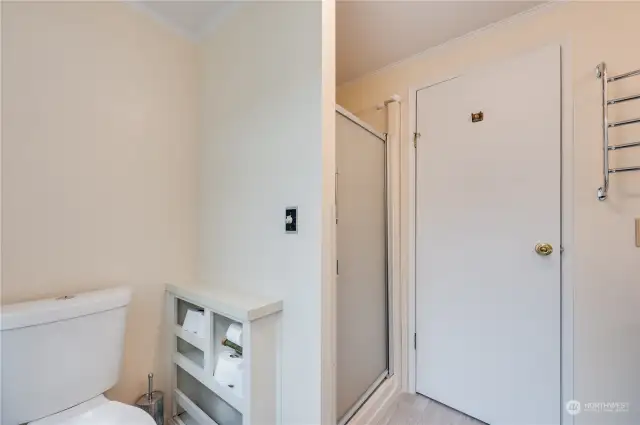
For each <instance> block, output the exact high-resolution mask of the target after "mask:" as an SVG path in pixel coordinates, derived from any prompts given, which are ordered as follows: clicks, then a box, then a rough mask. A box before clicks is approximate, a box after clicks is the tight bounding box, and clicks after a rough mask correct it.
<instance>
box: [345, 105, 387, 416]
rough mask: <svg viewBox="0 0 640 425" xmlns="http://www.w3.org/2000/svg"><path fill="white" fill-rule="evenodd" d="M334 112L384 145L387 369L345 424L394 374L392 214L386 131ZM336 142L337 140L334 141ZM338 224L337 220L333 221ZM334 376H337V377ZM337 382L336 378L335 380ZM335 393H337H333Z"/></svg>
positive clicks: (350, 413)
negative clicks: (391, 259)
mask: <svg viewBox="0 0 640 425" xmlns="http://www.w3.org/2000/svg"><path fill="white" fill-rule="evenodd" d="M336 113H338V114H340V115H341V116H342V117H344V118H346V119H347V120H349V121H351V122H352V123H354V124H355V125H357V126H359V127H361V128H362V129H364V130H366V131H367V132H369V133H370V134H372V135H373V136H375V137H376V138H378V139H380V141H381V142H382V143H383V144H384V187H383V193H384V195H383V196H384V199H385V213H384V224H385V232H384V233H385V235H384V236H385V240H384V245H385V251H386V253H387V255H386V256H385V281H386V286H387V302H386V304H387V306H386V307H387V310H386V312H387V329H386V333H387V368H386V369H385V370H384V371H383V372H382V373H381V374H380V376H379V377H378V378H376V380H375V381H374V382H373V383H372V384H371V386H369V388H368V389H367V390H366V391H365V393H364V394H363V395H362V396H361V397H360V398H359V399H358V401H356V403H355V404H354V405H353V406H352V407H351V408H350V409H349V410H347V412H346V413H345V414H344V416H343V417H341V418H336V419H337V420H338V422H337V423H338V425H345V424H346V423H347V422H349V421H350V420H352V419H353V418H354V417H355V415H356V413H358V411H359V410H360V409H361V408H362V407H363V405H364V404H365V403H366V402H367V401H368V400H369V398H370V397H371V396H372V395H373V394H374V393H375V392H376V391H377V390H378V389H379V388H380V387H381V386H382V385H383V384H384V383H385V381H387V380H388V379H389V378H391V377H392V376H393V375H394V347H393V335H394V333H393V330H394V326H393V321H392V319H393V308H394V306H393V278H392V274H391V261H390V260H389V259H390V258H392V255H393V253H392V251H391V247H390V244H389V240H390V239H391V238H392V235H390V231H391V226H390V225H389V219H390V217H391V211H390V208H391V200H390V198H389V189H388V188H389V186H390V184H389V143H388V135H387V133H380V132H378V131H376V130H375V129H374V128H373V127H372V126H370V125H369V124H367V123H365V122H364V121H362V120H360V119H359V118H358V117H357V116H355V115H353V114H352V113H351V112H349V111H347V110H346V109H344V108H343V107H342V106H340V105H337V104H336ZM336 143H338V142H337V140H336ZM338 171H339V170H336V210H339V206H338V204H337V196H338V195H337V193H338V190H337V188H338ZM336 225H337V223H336ZM336 379H337V378H336ZM336 382H337V380H336ZM336 396H337V393H336Z"/></svg>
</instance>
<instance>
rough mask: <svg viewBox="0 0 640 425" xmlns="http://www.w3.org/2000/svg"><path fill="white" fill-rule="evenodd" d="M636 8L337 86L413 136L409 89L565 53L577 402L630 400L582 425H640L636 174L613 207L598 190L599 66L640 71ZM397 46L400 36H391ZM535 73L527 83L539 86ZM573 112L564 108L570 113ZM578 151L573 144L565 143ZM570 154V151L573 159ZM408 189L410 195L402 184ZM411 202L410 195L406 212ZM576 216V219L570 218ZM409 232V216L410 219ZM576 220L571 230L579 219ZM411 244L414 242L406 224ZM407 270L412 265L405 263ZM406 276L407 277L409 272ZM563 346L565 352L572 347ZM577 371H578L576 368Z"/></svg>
mask: <svg viewBox="0 0 640 425" xmlns="http://www.w3.org/2000/svg"><path fill="white" fill-rule="evenodd" d="M639 20H640V2H627V3H622V2H579V3H578V2H575V3H570V4H559V5H552V6H548V7H545V8H544V9H541V10H538V11H536V12H534V13H530V14H527V15H526V16H520V17H517V18H515V19H513V20H512V21H511V22H507V23H501V24H498V25H496V26H494V27H492V28H489V29H487V30H484V31H481V32H479V33H476V34H474V35H472V36H470V37H466V38H464V39H460V40H456V41H453V42H450V43H448V44H446V45H444V46H442V47H439V48H435V49H432V50H431V51H429V52H427V53H425V54H423V55H421V56H419V57H415V58H411V59H409V60H407V61H405V62H402V63H399V64H397V65H395V66H393V67H389V68H386V69H383V70H380V71H379V72H377V73H374V74H372V75H368V76H365V77H363V78H361V79H358V80H356V81H353V82H350V83H348V84H344V85H342V86H340V87H339V88H338V91H337V101H338V103H339V104H341V105H342V106H344V107H345V108H347V109H349V110H351V111H353V112H355V113H356V114H358V115H359V116H360V117H361V118H363V119H364V120H365V121H369V122H370V123H371V124H373V125H374V126H376V127H377V128H378V129H379V130H380V131H385V130H386V128H385V115H384V114H382V113H378V112H375V105H376V104H378V103H380V102H382V101H383V100H385V99H386V98H388V97H389V96H390V95H392V94H394V93H397V94H400V95H401V96H402V97H403V99H405V101H404V102H403V104H402V120H403V127H402V128H403V131H405V133H409V131H407V130H408V119H409V107H408V101H409V100H408V95H409V88H410V87H415V88H418V87H422V86H424V85H426V84H427V83H435V82H438V81H441V80H443V79H445V78H448V77H452V76H455V75H457V74H461V73H465V72H468V71H470V70H472V69H473V68H477V67H482V66H490V65H494V64H497V63H498V62H499V61H500V60H502V59H506V58H508V57H510V56H513V55H516V54H518V53H520V52H526V51H527V50H532V49H535V48H537V47H540V46H543V45H545V44H548V43H556V44H558V43H562V46H563V67H565V72H566V73H567V75H569V76H570V77H569V80H568V81H567V80H565V81H564V82H563V84H564V85H565V94H566V93H572V99H566V100H567V101H568V103H567V106H568V111H569V112H571V109H572V103H573V122H571V121H570V115H566V116H565V117H564V118H565V122H564V125H565V126H566V129H565V134H567V132H569V133H570V132H571V129H572V128H573V132H574V138H573V147H572V150H573V153H572V154H571V155H570V156H568V157H565V166H566V167H567V168H566V169H565V172H567V173H568V174H567V175H566V181H567V182H569V183H570V182H573V184H572V187H571V186H569V187H570V188H571V189H572V191H573V199H572V203H571V204H570V205H566V207H568V208H569V209H568V212H569V221H568V222H566V223H565V230H566V231H567V233H568V234H571V233H572V232H573V237H572V238H571V239H570V240H566V241H565V244H566V245H567V252H566V258H567V259H569V262H568V264H567V267H569V270H568V272H569V275H570V276H571V277H572V281H573V284H574V294H573V296H571V294H568V296H569V297H571V298H573V300H574V317H573V319H574V347H573V350H574V351H573V357H574V364H573V373H574V387H575V393H574V398H575V399H577V400H579V401H582V402H608V401H620V402H630V404H631V413H627V414H624V413H618V414H614V413H609V414H607V413H581V414H580V415H579V416H577V417H576V424H579V425H583V424H604V423H607V424H631V423H638V421H640V406H639V405H638V402H637V401H638V400H640V385H639V384H638V379H637V372H638V358H640V332H639V329H640V314H639V313H638V300H640V249H638V248H636V247H635V244H634V239H633V229H634V218H635V217H640V173H629V174H627V175H616V176H613V177H612V184H611V191H610V198H609V199H608V200H607V201H606V202H599V201H598V200H597V199H596V189H597V188H598V187H599V186H600V185H601V163H602V159H601V158H602V139H601V118H600V114H601V107H600V94H599V82H598V80H596V79H595V77H594V67H595V66H596V64H598V63H599V62H601V61H603V60H604V61H606V62H607V63H608V65H609V69H610V72H611V73H612V74H619V73H623V72H626V71H629V70H631V69H637V68H640V56H639V55H638V51H639V50H638V39H639V37H640V30H639V28H640V27H639V26H638V21H639ZM390 36H392V35H390ZM535 77H536V76H535V75H531V78H535ZM633 92H640V80H639V79H636V80H635V81H633V80H625V81H623V82H620V83H618V84H617V85H615V86H613V87H612V89H611V92H610V96H611V97H619V96H623V95H624V94H631V93H633ZM565 111H566V109H565ZM634 116H640V104H637V103H636V104H631V103H630V104H625V105H620V106H615V107H613V108H612V109H611V118H612V119H614V120H616V119H623V118H631V117H634ZM612 134H613V135H614V136H613V138H612V141H613V142H614V143H622V142H623V141H625V140H634V139H635V140H638V139H640V127H639V126H635V127H633V126H629V127H626V128H621V129H619V130H615V132H614V133H612ZM408 136H409V135H408V134H405V135H404V137H403V141H404V145H403V147H402V149H403V155H402V160H403V161H404V163H403V171H404V175H403V179H404V181H405V182H406V178H407V175H406V170H407V166H406V165H407V163H406V161H407V158H408V157H409V155H408V149H410V146H411V142H410V137H408ZM568 146H571V142H569V143H568ZM565 154H567V153H565ZM613 155H614V158H615V159H614V160H613V161H614V162H613V164H614V165H617V166H625V165H638V164H640V152H638V151H635V152H632V151H622V152H619V153H614V154H613ZM403 187H405V188H406V185H404V186H403ZM407 195H408V194H407V193H406V192H403V193H402V197H403V205H406V199H407ZM571 207H573V214H572V216H571V214H570V211H571ZM403 220H404V222H405V223H406V220H407V216H406V211H405V215H404V216H403ZM571 220H572V221H571ZM402 227H403V229H404V232H405V234H404V237H406V228H407V227H406V226H402ZM405 261H406V259H405ZM405 276H406V274H405ZM565 348H566V347H565ZM568 367H570V366H568Z"/></svg>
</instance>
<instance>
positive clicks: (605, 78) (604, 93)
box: [596, 62, 640, 201]
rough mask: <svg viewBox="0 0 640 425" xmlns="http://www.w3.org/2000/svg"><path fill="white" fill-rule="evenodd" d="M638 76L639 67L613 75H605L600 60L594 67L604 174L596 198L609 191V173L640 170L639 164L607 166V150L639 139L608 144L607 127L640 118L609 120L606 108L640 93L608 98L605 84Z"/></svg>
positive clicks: (633, 145) (632, 143)
mask: <svg viewBox="0 0 640 425" xmlns="http://www.w3.org/2000/svg"><path fill="white" fill-rule="evenodd" d="M636 76H640V69H636V70H635V71H631V72H627V73H625V74H620V75H616V76H614V77H609V76H607V65H606V63H604V62H602V63H601V64H599V65H598V66H597V67H596V77H597V78H598V79H599V80H600V81H601V83H602V139H603V169H602V171H603V176H604V184H603V185H602V187H600V188H599V189H598V200H600V201H604V200H605V199H607V193H608V192H609V178H610V176H611V174H616V173H624V172H627V171H640V166H638V167H622V168H609V152H610V151H617V150H620V149H627V148H633V147H638V146H640V141H638V142H628V143H622V144H620V145H610V144H609V129H610V128H613V127H620V126H623V125H629V124H637V123H640V118H633V119H630V120H624V121H616V122H609V112H608V108H609V106H610V105H616V104H618V103H623V102H628V101H630V100H636V99H640V93H639V94H634V95H631V96H624V97H619V98H617V99H609V95H608V93H607V84H609V83H613V82H615V81H618V80H622V79H625V78H629V77H636Z"/></svg>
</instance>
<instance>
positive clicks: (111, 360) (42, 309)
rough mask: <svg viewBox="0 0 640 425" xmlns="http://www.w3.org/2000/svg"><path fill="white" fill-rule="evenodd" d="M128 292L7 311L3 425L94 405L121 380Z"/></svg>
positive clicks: (3, 348) (118, 290)
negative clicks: (101, 395) (91, 402)
mask: <svg viewBox="0 0 640 425" xmlns="http://www.w3.org/2000/svg"><path fill="white" fill-rule="evenodd" d="M130 300H131V291H130V290H129V289H128V288H113V289H107V290H102V291H94V292H86V293H83V294H75V295H67V296H63V297H59V298H52V299H45V300H40V301H32V302H25V303H19V304H11V305H5V306H2V311H1V317H2V321H1V322H0V329H1V331H2V335H1V338H2V339H1V341H2V345H1V353H0V355H1V358H0V361H1V363H0V364H1V365H2V378H1V379H2V393H1V394H2V406H1V410H2V420H1V421H0V423H1V424H2V425H17V424H21V423H23V422H29V421H34V420H36V419H40V418H43V417H46V416H50V415H53V414H54V413H57V412H60V411H62V410H65V409H68V408H70V407H72V406H75V405H77V404H80V403H82V402H84V401H87V400H90V399H91V398H93V397H96V396H98V395H100V394H102V393H104V392H105V391H106V390H108V389H109V388H111V387H113V386H114V385H115V383H116V382H117V381H118V375H119V373H120V363H121V360H122V348H123V343H124V331H125V319H126V307H127V305H128V304H129V301H130Z"/></svg>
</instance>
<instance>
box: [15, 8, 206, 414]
mask: <svg viewBox="0 0 640 425" xmlns="http://www.w3.org/2000/svg"><path fill="white" fill-rule="evenodd" d="M2 15H3V16H2V66H3V67H2V71H3V75H2V77H3V80H2V83H3V92H2V123H3V128H2V136H3V140H2V142H3V144H2V184H3V185H2V207H3V210H2V220H3V221H2V228H3V229H2V230H3V232H2V266H3V268H2V280H3V282H2V302H3V303H11V302H17V301H21V300H27V299H35V298H39V297H44V296H50V295H60V294H64V293H69V292H74V291H86V290H91V289H97V288H101V287H108V286H114V285H120V284H124V285H130V286H131V287H133V289H134V297H133V301H132V304H131V306H130V311H129V320H128V323H127V338H126V347H125V353H124V369H123V371H122V375H121V380H120V382H119V383H118V385H117V386H116V387H115V388H114V390H113V391H112V392H111V393H110V395H111V396H113V397H115V398H117V399H119V400H123V401H127V402H133V401H135V400H136V398H137V396H138V395H139V394H141V393H142V392H143V391H144V390H145V389H146V375H147V373H148V372H149V371H150V370H152V369H153V368H156V371H157V372H159V370H160V368H159V367H158V366H159V365H158V362H159V361H160V358H158V357H156V356H157V354H158V353H157V352H156V347H157V345H158V344H159V342H158V341H159V339H158V338H159V332H158V331H159V326H160V323H161V322H160V321H161V314H162V307H163V304H162V302H161V300H162V294H163V289H164V283H165V282H167V281H175V282H179V281H188V280H191V279H193V278H194V277H195V272H196V259H197V258H196V257H197V255H196V249H197V241H196V232H197V227H196V226H197V217H196V216H197V214H196V196H197V187H198V180H197V165H198V161H197V155H198V137H199V113H198V112H199V109H198V106H199V105H198V90H199V87H198V83H199V67H198V65H199V62H198V50H197V48H196V46H194V45H191V44H189V43H188V42H186V41H184V40H182V39H180V38H178V37H177V36H175V35H174V34H173V33H172V32H171V30H168V29H165V28H163V27H161V26H160V25H158V24H156V23H155V22H153V21H152V20H151V19H149V18H148V17H146V16H144V15H141V14H140V13H138V12H136V11H134V10H132V9H131V8H130V7H128V6H126V5H125V4H124V3H121V2H71V3H68V2H67V3H65V2H37V3H36V2H13V3H10V2H3V4H2ZM161 383H162V382H159V384H161Z"/></svg>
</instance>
